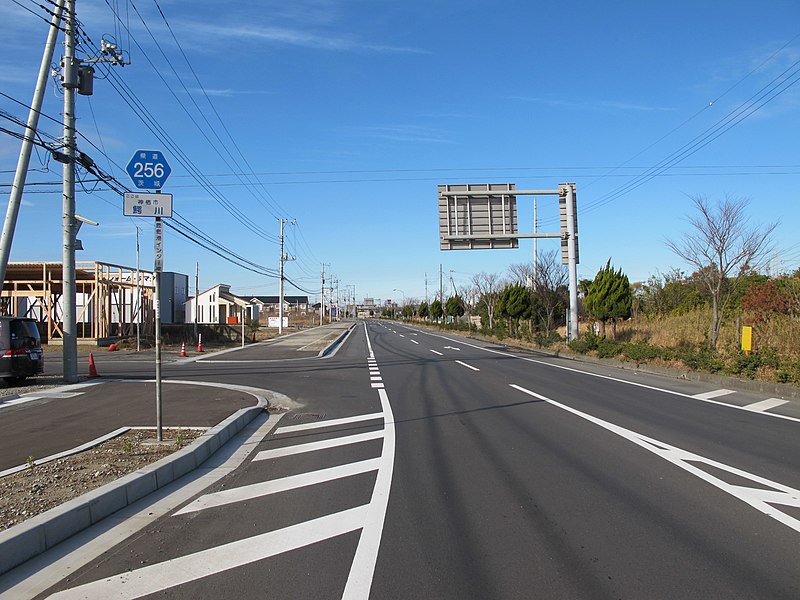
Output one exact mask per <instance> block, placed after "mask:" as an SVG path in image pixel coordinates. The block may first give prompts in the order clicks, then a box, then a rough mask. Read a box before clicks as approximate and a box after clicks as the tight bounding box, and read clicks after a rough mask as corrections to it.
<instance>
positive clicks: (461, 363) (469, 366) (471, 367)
mask: <svg viewBox="0 0 800 600" xmlns="http://www.w3.org/2000/svg"><path fill="white" fill-rule="evenodd" d="M455 362H457V363H458V364H460V365H461V366H462V367H467V368H468V369H472V370H473V371H480V369H479V368H478V367H473V366H472V365H468V364H467V363H465V362H461V361H460V360H457V361H455Z"/></svg>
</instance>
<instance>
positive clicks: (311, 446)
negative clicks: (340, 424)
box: [253, 429, 383, 460]
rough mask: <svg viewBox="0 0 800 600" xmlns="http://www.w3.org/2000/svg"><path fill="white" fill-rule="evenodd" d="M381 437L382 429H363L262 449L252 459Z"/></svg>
mask: <svg viewBox="0 0 800 600" xmlns="http://www.w3.org/2000/svg"><path fill="white" fill-rule="evenodd" d="M382 437H383V430H382V429H378V430H377V431H365V432H364V433H357V434H355V435H346V436H344V437H337V438H333V439H332V440H320V441H319V442H309V443H308V444H298V445H295V446H286V447H284V448H273V449H271V450H262V451H261V452H259V453H258V454H256V456H255V458H253V460H270V459H272V458H280V457H282V456H292V455H294V454H303V453H304V452H314V451H316V450H327V449H328V448H336V447H337V446H347V445H348V444H358V443H360V442H366V441H368V440H377V439H379V438H382Z"/></svg>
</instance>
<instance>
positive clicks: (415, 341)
mask: <svg viewBox="0 0 800 600" xmlns="http://www.w3.org/2000/svg"><path fill="white" fill-rule="evenodd" d="M411 343H412V344H416V345H417V346H419V342H418V341H417V340H411Z"/></svg>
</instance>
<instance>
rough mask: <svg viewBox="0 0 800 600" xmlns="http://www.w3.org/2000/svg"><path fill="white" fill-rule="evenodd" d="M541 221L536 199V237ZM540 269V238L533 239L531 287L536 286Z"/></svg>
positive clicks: (534, 225) (534, 206)
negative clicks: (538, 216) (537, 213)
mask: <svg viewBox="0 0 800 600" xmlns="http://www.w3.org/2000/svg"><path fill="white" fill-rule="evenodd" d="M538 226H539V221H538V219H537V218H536V198H535V197H534V199H533V234H534V235H536V234H537V233H538V228H539V227H538ZM538 268H539V238H536V237H534V238H533V282H532V285H531V287H534V286H535V285H536V281H537V279H538V278H539V276H538V273H537V270H538Z"/></svg>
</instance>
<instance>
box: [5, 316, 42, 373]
mask: <svg viewBox="0 0 800 600" xmlns="http://www.w3.org/2000/svg"><path fill="white" fill-rule="evenodd" d="M43 371H44V355H43V353H42V344H41V340H40V338H39V330H38V328H37V327H36V320H35V319H28V318H24V317H0V378H2V379H3V380H4V381H5V382H6V383H8V384H14V383H19V382H20V381H22V380H23V379H25V378H26V377H30V376H32V375H37V374H39V373H42V372H43Z"/></svg>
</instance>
